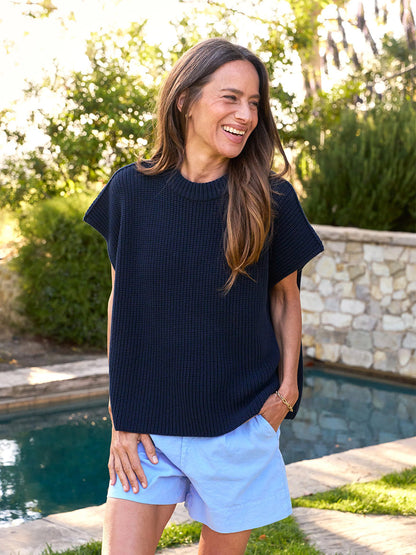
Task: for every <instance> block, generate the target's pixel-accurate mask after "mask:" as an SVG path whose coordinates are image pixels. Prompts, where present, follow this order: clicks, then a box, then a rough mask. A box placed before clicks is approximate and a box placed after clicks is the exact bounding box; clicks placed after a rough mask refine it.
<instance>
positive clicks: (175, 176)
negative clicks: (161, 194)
mask: <svg viewBox="0 0 416 555" xmlns="http://www.w3.org/2000/svg"><path fill="white" fill-rule="evenodd" d="M168 183H169V186H170V187H171V188H172V189H173V190H174V191H176V192H177V193H179V194H180V195H182V196H184V197H186V198H189V199H191V200H211V199H214V198H219V197H221V196H222V195H223V194H224V193H225V192H226V190H227V183H228V174H225V175H222V176H221V177H219V178H218V179H214V180H213V181H206V182H203V183H199V182H195V181H189V179H186V177H184V176H183V175H182V174H181V172H180V170H178V169H174V170H172V172H171V175H170V176H169V177H168Z"/></svg>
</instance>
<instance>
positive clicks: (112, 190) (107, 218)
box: [84, 170, 121, 268]
mask: <svg viewBox="0 0 416 555" xmlns="http://www.w3.org/2000/svg"><path fill="white" fill-rule="evenodd" d="M119 171H120V170H119ZM119 171H118V172H116V173H115V174H114V175H113V177H112V178H111V179H110V181H109V182H108V183H107V185H106V186H105V187H104V188H103V189H102V191H101V192H100V193H99V195H98V196H97V198H96V199H95V200H94V201H93V203H92V204H91V206H90V207H89V208H88V210H87V212H86V213H85V215H84V222H86V223H87V224H89V225H90V226H91V227H93V228H94V229H96V230H97V231H98V232H99V233H100V234H101V235H102V236H103V237H104V239H105V240H106V242H107V250H108V256H109V258H110V261H111V264H112V265H113V267H114V268H115V267H116V258H117V244H118V237H119V232H120V224H121V195H120V189H121V188H120V181H121V179H120V173H119Z"/></svg>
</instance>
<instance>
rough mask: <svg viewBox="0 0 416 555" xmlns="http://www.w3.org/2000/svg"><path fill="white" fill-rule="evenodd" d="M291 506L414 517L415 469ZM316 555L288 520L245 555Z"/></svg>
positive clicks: (91, 546)
mask: <svg viewBox="0 0 416 555" xmlns="http://www.w3.org/2000/svg"><path fill="white" fill-rule="evenodd" d="M292 504H293V506H294V507H313V508H317V509H333V510H337V511H343V512H350V513H364V514H369V513H371V514H385V515H386V514H387V515H405V516H407V515H416V467H413V468H410V469H409V470H404V471H403V472H394V473H392V474H387V475H386V476H383V478H381V479H380V480H374V481H373V482H366V483H362V484H348V485H346V486H342V487H340V488H336V489H333V490H331V491H326V492H324V493H316V494H314V495H308V496H305V497H298V498H297V499H293V500H292ZM200 532H201V524H200V523H198V522H192V523H190V524H180V525H175V524H173V525H172V526H169V527H168V528H166V529H165V531H164V532H163V534H162V537H161V539H160V542H159V547H158V549H164V548H166V547H174V546H178V545H189V544H191V543H195V542H197V541H198V539H199V535H200ZM58 554H59V555H100V554H101V542H91V543H88V544H86V545H83V546H80V547H77V548H74V549H68V550H66V551H59V552H56V551H53V550H52V549H51V548H50V547H48V548H47V549H46V550H44V552H43V554H42V555H58ZM276 554H279V555H280V554H282V555H320V551H317V550H316V549H314V548H313V547H311V546H310V545H308V543H307V541H306V539H305V536H304V534H303V533H302V531H301V530H300V528H299V527H298V525H297V524H296V521H295V520H294V518H292V517H288V518H285V519H284V520H281V521H280V522H276V523H275V524H270V525H269V526H263V527H262V528H256V529H255V530H253V532H252V534H251V537H250V540H249V542H248V545H247V550H246V555H276Z"/></svg>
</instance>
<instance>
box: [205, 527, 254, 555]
mask: <svg viewBox="0 0 416 555" xmlns="http://www.w3.org/2000/svg"><path fill="white" fill-rule="evenodd" d="M250 534H251V530H243V531H242V532H234V533H231V534H221V533H220V532H214V530H211V528H209V527H208V526H206V525H205V524H204V526H203V527H202V532H201V539H200V541H199V549H198V555H244V552H245V550H246V547H247V542H248V539H249V537H250Z"/></svg>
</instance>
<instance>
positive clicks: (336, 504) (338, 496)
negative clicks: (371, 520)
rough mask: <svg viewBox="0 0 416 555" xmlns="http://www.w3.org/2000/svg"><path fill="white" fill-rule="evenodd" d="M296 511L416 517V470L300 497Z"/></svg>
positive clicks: (295, 502)
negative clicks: (298, 509)
mask: <svg viewBox="0 0 416 555" xmlns="http://www.w3.org/2000/svg"><path fill="white" fill-rule="evenodd" d="M292 504H293V506H294V507H313V508H315V509H332V510H335V511H342V512H348V513H362V514H377V515H404V516H410V515H416V467H413V468H410V469H408V470H405V471H403V472H394V473H392V474H387V475H386V476H383V478H381V479H380V480H374V481H373V482H366V483H362V484H348V485H346V486H342V487H340V488H336V489H333V490H330V491H326V492H323V493H315V494H314V495H307V496H305V497H298V498H297V499H294V500H293V501H292Z"/></svg>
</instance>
